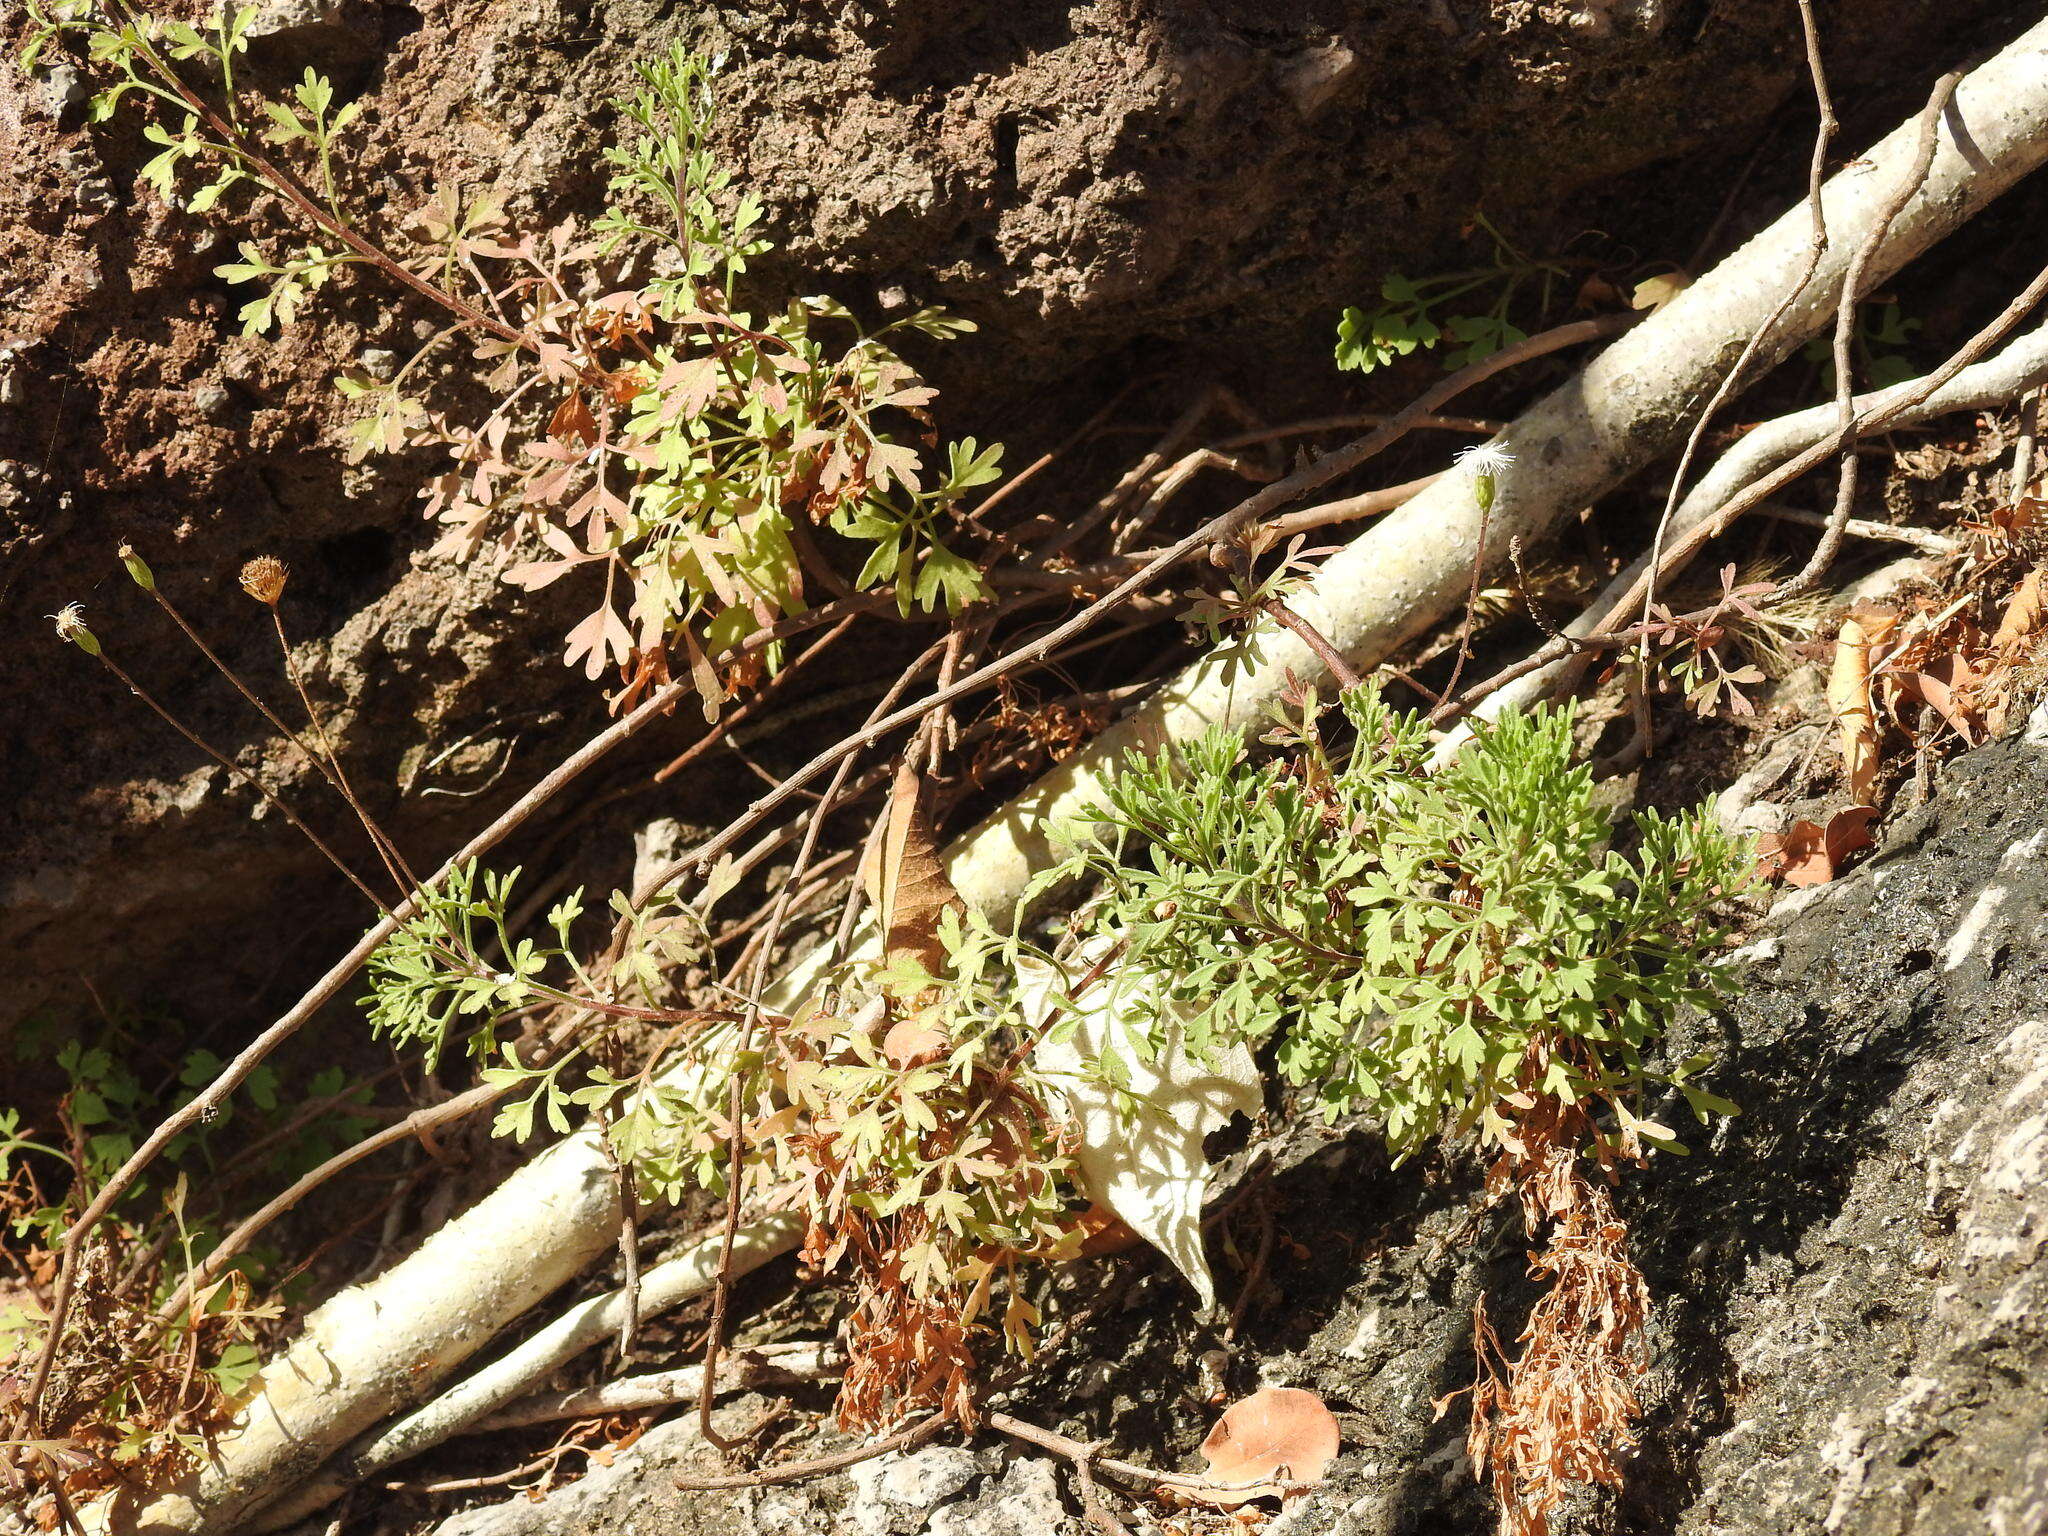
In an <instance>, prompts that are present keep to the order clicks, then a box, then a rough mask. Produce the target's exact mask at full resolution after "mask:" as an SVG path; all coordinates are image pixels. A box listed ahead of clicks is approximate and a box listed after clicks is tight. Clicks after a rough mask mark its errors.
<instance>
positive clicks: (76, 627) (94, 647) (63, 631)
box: [50, 603, 100, 656]
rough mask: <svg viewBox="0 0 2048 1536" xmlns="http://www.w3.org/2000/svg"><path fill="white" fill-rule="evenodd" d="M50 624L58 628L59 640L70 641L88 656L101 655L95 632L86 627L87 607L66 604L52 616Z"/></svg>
mask: <svg viewBox="0 0 2048 1536" xmlns="http://www.w3.org/2000/svg"><path fill="white" fill-rule="evenodd" d="M50 622H51V623H52V624H55V625H56V626H57V638H58V639H59V640H69V641H70V642H71V643H72V644H73V645H75V646H77V647H78V648H79V649H80V650H81V651H83V652H85V654H86V655H88V656H97V655H99V653H100V643H99V641H98V640H97V639H95V638H94V637H93V632H92V631H91V630H89V629H87V628H86V627H85V605H84V604H83V603H66V604H65V605H64V606H63V607H62V608H59V609H58V610H57V611H56V612H55V613H53V614H51V615H50Z"/></svg>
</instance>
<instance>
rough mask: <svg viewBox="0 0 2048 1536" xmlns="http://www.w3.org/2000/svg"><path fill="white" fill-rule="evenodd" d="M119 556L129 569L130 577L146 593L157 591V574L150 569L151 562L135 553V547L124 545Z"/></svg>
mask: <svg viewBox="0 0 2048 1536" xmlns="http://www.w3.org/2000/svg"><path fill="white" fill-rule="evenodd" d="M119 554H120V556H121V563H122V564H123V565H125V566H127V567H128V575H129V577H130V579H132V580H133V581H134V583H135V585H137V586H138V587H140V588H142V590H143V591H145V592H154V591H155V590H156V573H155V572H154V571H152V570H150V568H149V562H148V561H146V560H144V559H143V558H142V556H140V555H138V554H137V553H135V546H134V545H132V544H127V543H124V544H122V546H121V548H120V551H119Z"/></svg>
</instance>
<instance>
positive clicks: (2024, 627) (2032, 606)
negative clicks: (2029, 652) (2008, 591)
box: [1991, 565, 2048, 651]
mask: <svg viewBox="0 0 2048 1536" xmlns="http://www.w3.org/2000/svg"><path fill="white" fill-rule="evenodd" d="M2044 625H2048V565H2037V566H2035V567H2034V569H2033V570H2032V571H2030V572H2029V573H2028V574H2027V579H2026V580H2025V581H2022V582H2021V583H2020V584H2019V590H2018V591H2016V592H2014V593H2013V595H2012V600H2011V601H2010V602H2008V603H2007V604H2006V605H2005V617H2004V618H2002V619H2000V620H1999V622H1998V633H1997V634H1995V635H1993V636H1992V637H1991V644H1992V647H1993V648H1994V649H1996V650H2001V651H2005V650H2015V649H2017V648H2018V647H2019V646H2020V645H2021V643H2022V642H2024V641H2026V640H2029V639H2031V638H2032V637H2033V636H2034V634H2035V633H2036V632H2037V631H2039V630H2040V629H2041V628H2042V627H2043V626H2044Z"/></svg>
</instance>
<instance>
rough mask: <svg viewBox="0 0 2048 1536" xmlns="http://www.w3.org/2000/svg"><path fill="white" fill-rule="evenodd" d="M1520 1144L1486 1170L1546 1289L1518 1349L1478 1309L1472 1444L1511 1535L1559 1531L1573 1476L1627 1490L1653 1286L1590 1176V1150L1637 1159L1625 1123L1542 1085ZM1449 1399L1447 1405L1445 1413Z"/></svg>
mask: <svg viewBox="0 0 2048 1536" xmlns="http://www.w3.org/2000/svg"><path fill="white" fill-rule="evenodd" d="M1516 1132H1517V1136H1518V1138H1519V1140H1520V1142H1521V1150H1520V1151H1508V1152H1504V1153H1503V1154H1502V1155H1501V1156H1500V1158H1499V1159H1497V1160H1496V1162H1495V1163H1494V1165H1493V1167H1492V1168H1491V1169H1490V1170H1489V1172H1488V1177H1487V1182H1488V1188H1489V1190H1490V1191H1492V1192H1493V1193H1495V1194H1496V1195H1498V1194H1502V1193H1505V1192H1506V1191H1507V1190H1509V1189H1513V1190H1514V1191H1515V1192H1516V1193H1517V1194H1518V1195H1519V1196H1520V1197H1521V1201H1522V1215H1523V1220H1524V1222H1525V1223H1526V1226H1527V1229H1528V1232H1529V1235H1530V1237H1532V1238H1534V1237H1537V1236H1538V1235H1539V1234H1542V1233H1544V1232H1545V1231H1546V1229H1547V1233H1548V1237H1547V1241H1546V1243H1545V1245H1544V1247H1543V1248H1542V1249H1540V1250H1539V1251H1536V1252H1533V1253H1531V1254H1530V1256H1529V1273H1530V1276H1531V1278H1533V1279H1535V1280H1538V1281H1540V1282H1542V1283H1543V1284H1544V1285H1545V1286H1546V1289H1545V1291H1544V1293H1543V1295H1542V1297H1541V1298H1540V1299H1539V1300H1538V1301H1537V1303H1536V1305H1535V1306H1534V1307H1533V1308H1532V1309H1531V1310H1530V1313H1529V1318H1528V1321H1527V1323H1526V1324H1524V1326H1523V1328H1522V1331H1521V1334H1520V1336H1519V1338H1518V1339H1517V1341H1516V1342H1517V1343H1519V1344H1520V1345H1521V1348H1522V1352H1521V1354H1520V1356H1519V1357H1517V1358H1514V1359H1510V1358H1509V1357H1508V1354H1507V1351H1506V1350H1505V1349H1504V1348H1503V1347H1502V1345H1501V1341H1500V1339H1499V1337H1498V1336H1497V1335H1496V1333H1495V1332H1494V1329H1493V1325H1492V1322H1491V1321H1490V1320H1489V1318H1488V1316H1487V1313H1486V1302H1485V1298H1484V1297H1483V1296H1482V1297H1481V1298H1480V1300H1479V1302H1478V1304H1477V1305H1476V1306H1475V1307H1474V1309H1473V1346H1474V1350H1475V1352H1476V1354H1477V1355H1478V1358H1479V1365H1480V1375H1479V1380H1478V1381H1477V1383H1476V1384H1475V1385H1474V1386H1473V1388H1472V1419H1471V1426H1470V1428H1469V1430H1468V1431H1467V1434H1466V1449H1467V1451H1468V1452H1469V1454H1470V1455H1471V1458H1472V1465H1473V1467H1474V1469H1475V1470H1476V1471H1477V1472H1479V1473H1480V1474H1481V1475H1482V1476H1486V1477H1489V1478H1490V1479H1491V1481H1492V1483H1493V1491H1494V1496H1495V1499H1496V1501H1497V1503H1498V1505H1499V1508H1500V1514H1501V1529H1502V1531H1503V1532H1504V1533H1506V1536H1547V1533H1548V1532H1549V1530H1550V1517H1551V1514H1552V1513H1553V1512H1554V1511H1555V1510H1556V1509H1557V1507H1558V1506H1559V1505H1560V1504H1561V1503H1563V1502H1564V1498H1565V1495H1566V1493H1567V1492H1568V1491H1569V1489H1570V1488H1571V1487H1572V1486H1573V1485H1574V1484H1590V1485H1597V1486H1601V1487H1608V1488H1616V1487H1619V1486H1620V1485H1621V1480H1622V1468H1623V1465H1624V1462H1625V1460H1626V1458H1627V1456H1628V1454H1629V1453H1630V1452H1631V1451H1632V1450H1634V1449H1635V1446H1636V1443H1637V1434H1636V1428H1635V1421H1636V1418H1637V1415H1638V1413H1639V1412H1640V1410H1641V1402H1640V1400H1639V1399H1638V1397H1637V1395H1636V1382H1637V1380H1638V1379H1639V1378H1640V1377H1641V1376H1642V1374H1643V1371H1644V1369H1645V1367H1646V1365H1647V1363H1648V1350H1647V1348H1646V1345H1645V1342H1644V1337H1643V1329H1644V1325H1645V1324H1646V1323H1647V1321H1648V1319H1649V1311H1650V1296H1649V1287H1648V1286H1647V1284H1646V1283H1645V1282H1644V1280H1643V1276H1642V1272H1641V1271H1640V1270H1639V1269H1637V1268H1636V1265H1635V1262H1634V1260H1633V1259H1631V1258H1630V1256H1629V1248H1628V1229H1627V1227H1626V1226H1625V1225H1624V1224H1623V1222H1622V1220H1621V1218H1620V1217H1619V1216H1618V1215H1617V1214H1616V1213H1615V1210H1614V1203H1613V1199H1612V1197H1611V1196H1610V1194H1609V1193H1608V1190H1607V1187H1606V1184H1605V1182H1604V1181H1601V1180H1598V1179H1595V1178H1589V1177H1588V1176H1587V1171H1586V1160H1585V1158H1584V1156H1583V1155H1582V1151H1581V1149H1582V1148H1583V1147H1584V1146H1585V1145H1586V1144H1587V1142H1588V1141H1589V1140H1590V1141H1592V1142H1593V1143H1594V1144H1595V1145H1596V1146H1597V1147H1599V1148H1600V1153H1601V1161H1602V1162H1603V1163H1605V1162H1609V1161H1610V1159H1611V1158H1613V1157H1620V1158H1623V1159H1629V1158H1632V1157H1633V1155H1634V1147H1633V1142H1632V1138H1631V1137H1630V1136H1629V1134H1628V1133H1627V1132H1624V1133H1623V1135H1622V1137H1621V1138H1619V1139H1618V1140H1617V1141H1609V1140H1607V1139H1606V1138H1604V1137H1603V1135H1602V1133H1600V1132H1599V1131H1598V1129H1597V1128H1596V1127H1595V1126H1594V1125H1593V1124H1592V1122H1591V1120H1590V1118H1589V1117H1588V1116H1587V1115H1586V1113H1585V1111H1584V1109H1583V1108H1582V1107H1581V1106H1576V1105H1568V1104H1565V1103H1564V1102H1562V1101H1561V1100H1559V1099H1556V1098H1553V1097H1550V1096H1548V1095H1535V1096H1533V1102H1532V1104H1531V1105H1530V1107H1529V1108H1527V1109H1525V1110H1523V1111H1522V1112H1521V1114H1520V1115H1519V1117H1518V1120H1517V1125H1516ZM1447 1402H1448V1400H1445V1402H1440V1403H1439V1404H1438V1411H1439V1412H1441V1411H1442V1410H1443V1408H1444V1407H1445V1406H1446V1405H1447Z"/></svg>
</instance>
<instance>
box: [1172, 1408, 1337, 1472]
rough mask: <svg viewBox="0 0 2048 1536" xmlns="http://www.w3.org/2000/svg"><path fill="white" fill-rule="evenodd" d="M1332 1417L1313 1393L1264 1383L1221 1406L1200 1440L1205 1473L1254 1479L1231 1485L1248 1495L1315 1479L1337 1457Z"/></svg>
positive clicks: (1333, 1416)
mask: <svg viewBox="0 0 2048 1536" xmlns="http://www.w3.org/2000/svg"><path fill="white" fill-rule="evenodd" d="M1340 1438H1341V1436H1340V1435H1339V1433H1338V1429H1337V1420H1336V1417H1335V1415H1333V1414H1332V1413H1331V1412H1330V1410H1329V1409H1328V1408H1326V1407H1324V1406H1323V1400H1322V1399H1321V1398H1319V1397H1317V1396H1316V1395H1315V1393H1313V1392H1304V1391H1303V1390H1302V1389H1301V1388H1299V1387H1265V1388H1262V1389H1260V1390H1259V1391H1257V1392H1254V1393H1253V1394H1252V1395H1251V1396H1250V1397H1245V1398H1240V1399H1238V1401H1236V1402H1234V1403H1232V1404H1231V1405H1230V1406H1229V1407H1228V1408H1226V1409H1224V1410H1223V1417H1222V1418H1220V1419H1218V1420H1217V1421H1216V1427H1215V1428H1214V1429H1212V1430H1210V1431H1209V1438H1208V1439H1207V1440H1204V1441H1203V1442H1202V1455H1203V1456H1204V1457H1206V1458H1207V1459H1208V1462H1209V1476H1210V1477H1211V1478H1213V1479H1214V1480H1215V1481H1217V1482H1218V1483H1229V1484H1246V1483H1251V1484H1259V1483H1264V1484H1265V1485H1266V1486H1265V1487H1263V1488H1262V1489H1261V1488H1253V1489H1234V1490H1233V1492H1236V1493H1244V1494H1246V1495H1247V1496H1253V1497H1256V1496H1259V1495H1260V1494H1261V1493H1279V1492H1280V1491H1281V1488H1280V1486H1279V1485H1280V1484H1281V1483H1283V1482H1287V1483H1318V1482H1321V1481H1322V1480H1323V1477H1324V1476H1325V1475H1326V1474H1327V1473H1328V1471H1329V1467H1330V1463H1331V1462H1332V1461H1334V1460H1336V1457H1337V1445H1338V1441H1339V1440H1340Z"/></svg>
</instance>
